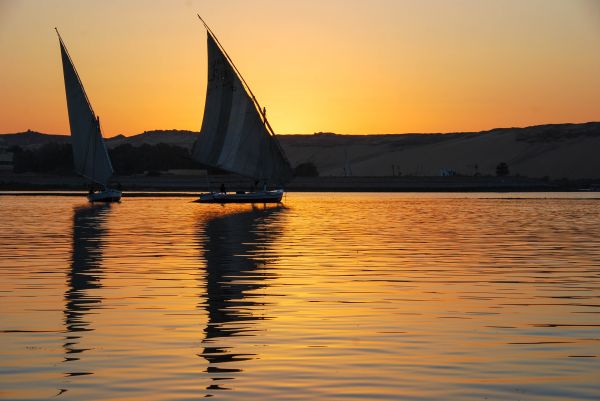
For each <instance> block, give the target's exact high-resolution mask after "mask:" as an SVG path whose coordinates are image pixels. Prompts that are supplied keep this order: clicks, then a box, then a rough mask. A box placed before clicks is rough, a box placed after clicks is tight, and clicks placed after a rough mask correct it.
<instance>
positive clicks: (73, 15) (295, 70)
mask: <svg viewBox="0 0 600 401" xmlns="http://www.w3.org/2000/svg"><path fill="white" fill-rule="evenodd" d="M196 13H200V14H201V15H202V16H203V18H204V19H205V20H206V21H207V23H208V24H209V25H210V26H211V27H212V29H213V31H214V32H215V33H216V35H217V36H218V38H219V40H220V41H221V43H222V44H223V45H224V46H225V49H226V50H227V52H228V53H229V54H230V56H231V57H232V58H233V60H234V62H235V63H236V64H237V66H238V68H239V69H240V71H241V72H242V74H243V75H244V78H245V79H246V81H248V83H249V84H250V86H251V88H252V90H253V92H254V93H255V94H256V96H257V97H258V100H259V102H260V103H261V104H262V105H263V106H266V107H267V112H268V117H269V119H270V121H271V125H272V126H273V128H274V129H275V131H276V132H278V133H281V134H300V133H313V132H316V131H332V132H336V133H341V134H375V133H381V134H385V133H405V132H452V131H474V130H483V129H490V128H494V127H511V126H527V125H535V124H545V123H562V122H586V121H599V120H600V1H595V0H587V1H585V0H582V1H577V0H570V1H566V0H504V1H500V0H497V1H491V0H460V1H459V0H455V1H452V0H439V1H433V0H428V1H417V0H414V1H402V0H371V1H366V0H365V1H361V0H302V1H299V0H298V1H291V0H286V1H282V0H254V1H245V0H221V1H208V0H164V1H159V0H156V1H142V0H129V1H121V0H103V1H80V0H56V1H33V0H31V1H26V0H24V1H16V0H15V1H13V0H0V54H1V55H2V56H1V58H0V133H9V132H20V131H24V130H26V129H32V130H36V131H41V132H47V133H64V134H66V133H68V132H69V124H68V118H67V110H66V100H65V93H64V84H63V76H62V67H61V60H60V51H59V44H58V39H57V37H56V34H55V32H54V30H53V28H54V27H55V26H56V27H58V29H59V30H60V32H61V35H62V36H63V39H64V41H65V43H66V45H67V47H68V49H69V52H70V53H71V57H72V58H73V61H74V63H75V66H76V68H77V70H78V72H79V74H80V76H81V79H82V81H83V84H84V86H85V88H86V91H87V94H88V97H89V98H90V101H91V102H92V105H93V107H94V110H95V111H96V113H97V114H99V115H100V117H101V120H102V126H103V130H104V135H105V136H108V137H110V136H113V135H117V134H124V135H133V134H138V133H141V132H142V131H145V130H152V129H186V130H194V131H198V130H199V129H200V126H201V123H202V114H203V109H204V96H205V91H206V63H207V56H206V33H205V29H204V27H203V26H202V24H201V23H200V22H199V21H198V19H197V17H196Z"/></svg>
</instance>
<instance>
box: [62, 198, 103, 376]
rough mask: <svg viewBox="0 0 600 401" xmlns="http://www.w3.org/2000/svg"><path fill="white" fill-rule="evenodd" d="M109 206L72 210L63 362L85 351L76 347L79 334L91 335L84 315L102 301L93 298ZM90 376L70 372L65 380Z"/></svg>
mask: <svg viewBox="0 0 600 401" xmlns="http://www.w3.org/2000/svg"><path fill="white" fill-rule="evenodd" d="M109 212H110V206H109V205H102V206H85V207H81V206H80V207H75V208H74V209H73V248H72V255H71V268H70V270H69V271H68V275H67V291H66V292H65V310H64V324H65V328H66V333H67V334H66V337H65V343H64V345H63V347H64V350H65V362H71V361H78V360H79V359H80V358H81V354H82V353H83V352H85V351H87V350H89V349H87V348H84V347H83V346H82V345H80V342H81V341H82V340H83V333H84V332H86V331H92V330H93V328H92V327H91V325H90V322H89V320H88V319H87V318H88V315H89V314H91V313H93V311H94V310H95V309H97V308H99V307H100V304H101V302H102V299H101V298H100V297H99V296H98V295H97V294H98V291H95V290H98V289H100V288H102V284H101V282H100V278H101V276H102V250H103V247H104V242H103V237H104V236H105V234H106V227H105V226H106V224H105V220H106V218H107V216H108V214H109ZM85 374H92V373H91V372H82V371H70V372H67V373H66V375H67V376H78V375H85Z"/></svg>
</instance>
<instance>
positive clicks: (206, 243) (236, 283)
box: [199, 206, 285, 390]
mask: <svg viewBox="0 0 600 401" xmlns="http://www.w3.org/2000/svg"><path fill="white" fill-rule="evenodd" d="M223 210H225V209H223ZM229 210H231V209H229ZM284 213H285V208H283V207H281V206H276V207H272V208H260V209H259V208H254V207H253V208H243V209H237V212H234V213H229V212H227V211H226V212H225V213H223V214H220V215H218V216H216V217H213V218H209V219H207V220H206V221H204V222H203V223H204V224H203V227H201V228H200V234H201V235H200V249H201V252H202V254H203V257H204V259H205V261H206V274H205V288H206V298H205V302H204V303H203V304H202V305H201V306H202V307H204V308H205V309H206V312H207V314H208V323H207V325H206V328H205V329H204V333H205V334H204V339H203V341H202V345H203V349H202V353H201V354H199V356H201V357H203V358H204V359H206V361H207V362H208V367H207V370H206V372H207V373H209V374H210V377H211V379H212V383H211V384H210V385H209V386H207V390H222V389H228V387H226V386H225V385H221V384H219V383H220V382H221V381H223V380H231V379H233V378H234V377H235V374H236V373H238V372H241V371H242V369H241V367H240V364H239V363H236V362H242V361H248V360H251V359H254V358H256V357H257V356H256V354H254V353H252V352H241V351H238V352H236V350H235V349H234V346H232V344H235V341H228V340H231V337H234V336H255V335H257V333H256V332H257V331H259V330H260V328H259V327H258V326H257V321H259V320H262V319H267V318H268V317H266V316H265V315H264V312H265V310H264V308H263V306H264V302H263V300H262V296H263V294H262V293H261V289H265V288H266V287H267V286H268V285H269V280H270V279H271V278H272V277H273V274H274V273H273V272H271V271H270V270H269V264H270V263H272V262H273V258H272V256H270V255H269V253H268V250H269V248H270V244H271V243H272V242H273V241H274V240H275V239H276V238H277V237H279V236H280V235H281V234H282V225H281V224H280V220H281V217H282V216H283V215H284ZM259 299H260V301H259Z"/></svg>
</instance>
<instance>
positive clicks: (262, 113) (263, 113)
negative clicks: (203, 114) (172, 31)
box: [196, 14, 291, 166]
mask: <svg viewBox="0 0 600 401" xmlns="http://www.w3.org/2000/svg"><path fill="white" fill-rule="evenodd" d="M196 15H197V16H198V18H199V19H200V21H202V24H203V25H204V27H205V28H206V30H207V31H208V33H209V34H210V35H211V36H212V37H213V39H214V40H215V42H217V45H218V46H219V49H221V51H222V52H223V54H224V55H225V57H227V60H228V61H229V64H231V66H232V67H233V69H234V70H235V72H236V74H237V76H238V77H239V78H240V80H241V81H242V82H243V84H244V86H245V88H246V90H247V91H248V93H249V94H250V97H251V98H252V101H253V102H254V107H256V109H257V111H258V114H259V115H260V116H262V119H263V122H264V124H265V127H266V128H267V132H268V133H269V135H270V136H271V138H273V140H274V141H275V144H276V145H277V148H279V151H280V152H281V154H282V155H283V158H284V160H285V161H286V162H287V164H288V165H290V166H291V164H290V161H289V160H288V158H287V155H286V154H285V152H284V151H283V148H282V147H281V144H280V143H279V140H277V137H276V136H275V131H274V130H273V128H272V127H271V124H269V120H267V113H266V108H262V107H261V106H260V103H258V100H257V99H256V96H254V93H253V92H252V89H250V86H249V85H248V83H247V82H246V80H245V79H244V77H243V76H242V73H241V72H240V71H239V70H238V68H237V67H236V66H235V63H234V62H233V60H232V59H231V57H229V54H228V53H227V51H226V50H225V48H224V47H223V45H222V44H221V42H219V39H218V38H217V36H216V35H215V34H214V33H213V31H212V29H210V27H209V26H208V24H207V23H206V22H205V21H204V20H203V19H202V17H201V16H200V14H196Z"/></svg>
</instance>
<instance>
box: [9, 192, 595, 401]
mask: <svg viewBox="0 0 600 401" xmlns="http://www.w3.org/2000/svg"><path fill="white" fill-rule="evenodd" d="M492 195H493V196H492ZM586 196H590V195H589V194H588V195H586ZM536 197H537V198H536ZM598 202H599V200H598V199H593V198H587V199H586V197H585V196H584V195H578V194H575V195H572V194H571V195H565V194H538V195H531V194H529V195H527V198H526V197H525V196H524V195H519V194H507V195H498V194H308V193H307V194H288V196H287V199H286V201H285V208H281V207H279V208H262V207H260V208H252V207H250V206H239V205H226V206H221V205H202V204H197V203H193V202H190V199H189V198H127V199H124V201H123V202H122V203H121V204H116V205H112V206H110V207H90V206H89V205H87V204H86V202H85V201H84V199H77V198H74V197H53V196H49V197H35V196H31V197H28V196H25V197H10V196H5V197H1V198H0V207H1V209H2V212H3V218H2V219H0V275H1V278H2V280H0V398H2V399H49V398H52V397H56V399H61V400H80V399H107V400H109V399H120V400H151V401H153V400H166V399H168V400H172V399H175V400H179V399H181V400H189V399H198V398H201V397H204V396H212V397H214V398H216V399H225V400H237V399H259V398H264V399H298V400H304V399H314V400H335V399H340V400H342V399H364V400H370V399H381V400H396V399H406V400H439V399H451V400H479V399H485V398H488V399H497V400H505V399H506V400H508V399H511V400H512V399H528V400H534V401H538V400H540V401H542V400H543V401H548V400H552V401H554V400H564V399H569V400H589V399H594V398H597V397H596V396H597V394H598V393H600V384H599V383H598V381H597V377H598V375H599V373H600V353H599V352H598V349H599V348H598V347H599V344H600V340H599V338H600V321H599V320H598V316H600V315H599V314H598V312H599V310H600V309H599V308H600V305H599V300H600V209H599V208H598Z"/></svg>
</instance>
